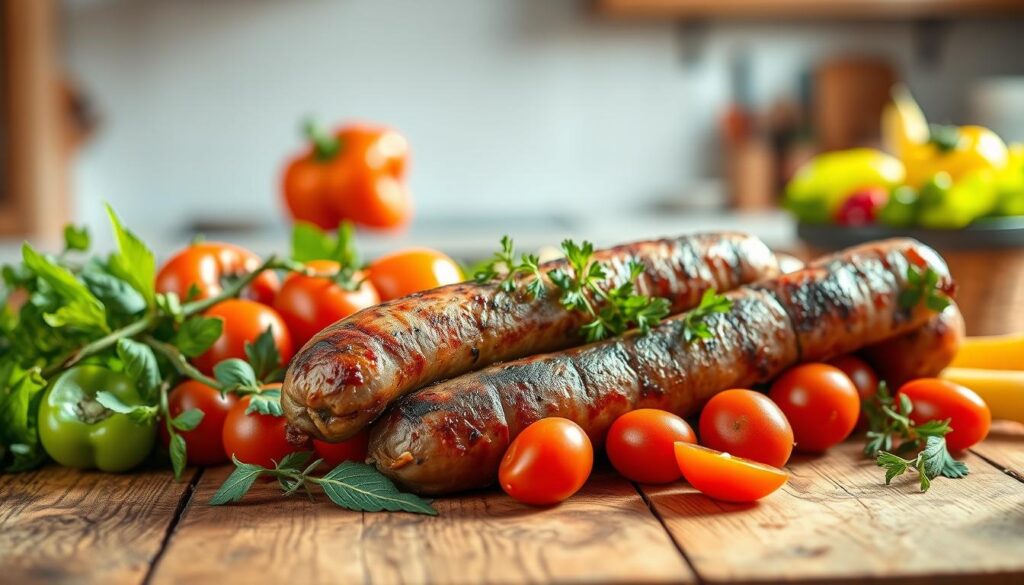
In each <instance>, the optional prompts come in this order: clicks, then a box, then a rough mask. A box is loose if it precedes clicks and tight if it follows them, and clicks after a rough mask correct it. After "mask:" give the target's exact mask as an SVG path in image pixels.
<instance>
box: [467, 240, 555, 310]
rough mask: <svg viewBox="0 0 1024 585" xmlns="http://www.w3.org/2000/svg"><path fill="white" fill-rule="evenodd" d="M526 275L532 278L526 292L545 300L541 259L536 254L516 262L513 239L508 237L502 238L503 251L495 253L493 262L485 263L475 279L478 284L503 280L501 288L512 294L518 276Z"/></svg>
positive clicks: (522, 256) (528, 280)
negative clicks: (497, 279)
mask: <svg viewBox="0 0 1024 585" xmlns="http://www.w3.org/2000/svg"><path fill="white" fill-rule="evenodd" d="M520 274H524V275H528V276H532V277H533V278H529V279H527V281H526V285H525V288H526V292H527V294H529V295H530V296H531V297H533V298H535V299H539V298H543V297H544V293H545V290H546V289H545V288H544V277H543V274H542V273H541V270H540V257H538V256H537V255H536V254H526V253H525V252H524V253H523V254H522V255H521V256H520V258H519V261H516V254H515V247H514V244H513V242H512V238H510V237H508V236H507V235H505V236H502V237H501V250H499V251H497V252H495V253H494V256H493V257H492V259H491V260H489V261H487V262H485V263H484V264H483V265H482V266H481V267H480V268H479V269H478V270H477V271H476V273H475V274H473V278H474V279H476V282H477V283H478V284H486V283H488V282H490V281H492V280H494V279H495V278H501V282H500V283H499V284H498V286H499V288H501V290H503V291H505V292H512V291H513V290H515V286H516V276H518V275H520Z"/></svg>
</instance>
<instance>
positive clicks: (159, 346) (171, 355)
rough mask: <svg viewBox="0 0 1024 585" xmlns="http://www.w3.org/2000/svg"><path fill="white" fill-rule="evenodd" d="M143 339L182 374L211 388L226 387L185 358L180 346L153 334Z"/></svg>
mask: <svg viewBox="0 0 1024 585" xmlns="http://www.w3.org/2000/svg"><path fill="white" fill-rule="evenodd" d="M142 341H143V342H145V344H146V345H148V346H150V347H152V348H153V349H154V350H155V351H157V352H159V353H160V354H162V355H163V356H164V357H166V358H167V361H169V362H171V365H172V366H173V367H174V369H175V370H176V371H177V372H178V373H179V374H181V375H182V376H184V377H186V378H191V379H193V380H195V381H196V382H199V383H200V384H206V385H207V386H209V387H210V388H216V389H217V390H220V391H221V392H223V391H224V387H223V385H222V384H221V383H220V382H218V381H217V380H215V379H213V378H211V377H209V376H207V375H206V374H204V373H202V372H200V371H199V370H198V369H196V367H195V366H193V365H192V364H190V363H188V359H186V358H185V355H184V354H183V353H181V350H179V349H178V348H176V347H174V346H173V345H171V344H169V343H164V342H162V341H160V340H159V339H156V338H154V337H153V336H151V335H146V336H145V337H143V338H142Z"/></svg>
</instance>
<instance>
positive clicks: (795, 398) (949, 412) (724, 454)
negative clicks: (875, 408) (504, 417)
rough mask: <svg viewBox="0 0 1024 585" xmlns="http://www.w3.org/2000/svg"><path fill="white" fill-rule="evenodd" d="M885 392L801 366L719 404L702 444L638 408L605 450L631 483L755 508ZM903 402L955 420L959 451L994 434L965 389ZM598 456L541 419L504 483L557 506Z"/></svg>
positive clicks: (509, 460) (837, 363) (857, 377)
mask: <svg viewBox="0 0 1024 585" xmlns="http://www.w3.org/2000/svg"><path fill="white" fill-rule="evenodd" d="M878 385H879V379H878V376H877V375H876V374H875V372H874V371H873V370H872V369H871V367H870V366H869V365H868V364H867V363H866V362H865V361H863V360H861V359H860V358H857V357H855V356H843V357H841V358H837V359H835V360H833V361H832V362H830V363H828V364H823V363H809V364H803V365H799V366H796V367H794V368H792V369H790V370H789V371H787V372H785V373H784V374H783V375H781V376H780V377H779V378H778V379H776V380H775V381H774V383H772V385H771V387H770V389H769V390H768V393H767V394H763V393H760V392H755V391H753V390H747V389H732V390H726V391H724V392H720V393H718V394H716V395H715V396H714V397H712V398H711V399H710V400H709V401H708V402H707V404H705V405H704V409H703V410H702V411H701V414H700V419H699V424H698V428H699V431H700V442H701V444H700V445H698V444H697V436H696V435H695V434H694V432H693V429H691V428H690V426H689V424H687V422H686V421H685V420H683V419H682V418H680V417H678V416H676V415H674V414H672V413H670V412H666V411H663V410H654V409H640V410H635V411H632V412H628V413H626V414H623V415H622V416H620V417H619V418H618V419H617V420H615V422H614V423H612V425H611V427H610V428H609V430H608V434H607V436H606V437H605V451H606V454H607V455H608V460H609V461H610V462H611V464H612V466H613V467H614V468H615V469H616V470H617V471H618V472H619V473H620V474H621V475H622V476H623V477H625V478H627V479H629V480H632V481H636V482H640V483H652V484H657V483H669V482H673V481H676V480H678V479H679V478H680V477H683V478H684V479H685V480H686V481H687V482H689V483H690V485H692V486H693V487H694V488H696V489H697V490H699V491H700V492H702V493H704V494H706V495H708V496H710V497H713V498H716V499H719V500H724V501H730V502H751V501H754V500H758V499H760V498H763V497H765V496H767V495H768V494H771V493H772V492H774V491H775V490H777V489H779V488H780V487H782V485H783V484H785V483H786V480H787V478H788V473H787V472H786V471H785V470H783V469H782V467H783V466H785V465H786V463H787V462H788V461H789V458H790V455H791V454H792V452H793V451H794V449H795V450H797V451H801V452H805V453H821V452H823V451H825V450H827V449H829V448H830V447H832V446H834V445H836V444H838V443H840V442H842V441H843V440H845V439H846V438H847V437H849V436H850V434H851V433H852V432H853V430H854V428H855V427H856V426H857V422H858V416H859V414H860V411H861V402H862V401H868V400H875V395H876V392H877V388H878ZM897 394H898V395H902V396H905V397H906V398H907V399H909V400H910V402H911V404H912V407H913V408H912V410H911V411H910V415H909V416H910V419H911V420H913V421H914V423H915V424H923V423H925V422H928V421H945V420H948V421H949V424H950V427H951V428H952V429H953V430H952V431H950V432H949V433H948V434H947V435H946V441H947V445H948V447H949V448H950V449H951V450H954V451H956V450H961V449H965V448H967V447H970V446H971V445H974V444H976V443H977V442H979V441H981V440H982V439H984V437H985V435H986V434H987V433H988V428H989V423H990V420H991V415H990V414H989V410H988V407H987V406H986V405H985V403H984V402H983V401H982V400H981V399H980V398H979V397H978V395H977V394H975V393H974V392H972V391H971V390H968V389H967V388H964V387H962V386H958V385H957V384H953V383H952V382H948V381H944V380H939V379H919V380H914V381H912V382H909V383H907V384H905V385H904V386H903V387H902V388H900V389H899V392H898V393H897ZM897 403H898V402H897ZM593 457H594V455H593V449H592V448H591V443H590V440H589V438H588V437H587V435H586V434H585V433H584V431H583V430H582V429H581V428H580V427H579V426H577V425H576V424H575V423H573V422H571V421H569V420H566V419H561V418H552V419H541V420H540V421H538V422H536V423H534V424H533V425H531V426H530V427H527V429H526V430H524V431H523V432H522V433H521V434H520V435H519V436H518V437H516V438H515V440H513V442H512V444H511V446H510V447H509V449H508V451H507V452H506V454H505V458H504V459H503V460H502V463H501V469H500V484H501V487H502V488H503V489H504V490H505V491H506V492H507V493H508V494H509V495H511V496H512V497H514V498H516V499H517V500H520V501H522V502H524V503H528V504H535V505H536V504H541V505H547V504H553V503H557V502H560V501H562V500H564V499H566V498H568V497H569V496H570V495H572V494H573V493H575V492H576V491H577V490H578V489H579V488H580V487H581V486H582V485H583V483H584V482H585V481H586V479H587V477H588V476H589V475H590V470H591V466H592V463H593Z"/></svg>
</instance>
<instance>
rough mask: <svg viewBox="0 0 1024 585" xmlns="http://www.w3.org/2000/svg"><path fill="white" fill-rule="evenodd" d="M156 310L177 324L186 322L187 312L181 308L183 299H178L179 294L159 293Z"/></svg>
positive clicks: (172, 292)
mask: <svg viewBox="0 0 1024 585" xmlns="http://www.w3.org/2000/svg"><path fill="white" fill-rule="evenodd" d="M156 308H157V309H159V310H160V312H161V313H163V314H165V315H167V316H169V317H171V318H172V319H174V322H175V323H181V322H182V321H184V320H185V310H184V308H183V307H182V306H181V299H179V298H178V293H176V292H174V291H171V292H166V293H157V295H156Z"/></svg>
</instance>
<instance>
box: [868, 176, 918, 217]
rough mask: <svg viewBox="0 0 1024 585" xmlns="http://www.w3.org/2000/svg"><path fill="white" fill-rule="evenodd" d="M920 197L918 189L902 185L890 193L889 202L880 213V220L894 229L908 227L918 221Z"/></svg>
mask: <svg viewBox="0 0 1024 585" xmlns="http://www.w3.org/2000/svg"><path fill="white" fill-rule="evenodd" d="M919 200H920V196H919V195H918V193H917V189H914V188H913V187H910V186H909V185H900V186H899V187H896V188H895V189H893V190H892V192H891V193H889V201H887V202H886V204H885V207H883V208H882V210H881V211H879V212H878V220H879V221H880V222H882V223H884V224H886V225H891V226H893V227H908V226H911V225H914V222H915V221H917V207H918V202H919Z"/></svg>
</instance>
